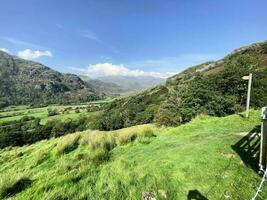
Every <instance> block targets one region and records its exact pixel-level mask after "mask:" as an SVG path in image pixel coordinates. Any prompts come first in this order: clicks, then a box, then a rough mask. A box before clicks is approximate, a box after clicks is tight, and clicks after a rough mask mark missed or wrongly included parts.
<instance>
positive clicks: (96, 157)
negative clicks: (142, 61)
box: [0, 111, 267, 200]
mask: <svg viewBox="0 0 267 200" xmlns="http://www.w3.org/2000/svg"><path fill="white" fill-rule="evenodd" d="M259 125H260V113H259V112H258V111H252V112H251V116H250V118H249V119H245V118H244V117H243V115H242V114H236V115H231V116H228V117H222V118H217V117H209V116H203V115H200V116H198V117H197V118H195V119H193V120H192V121H191V122H190V123H187V124H185V125H182V126H179V127H177V128H165V129H164V128H163V129H158V128H156V127H154V126H152V125H142V126H135V127H131V128H127V129H122V130H117V131H111V132H100V131H84V132H78V133H74V134H69V135H66V136H63V137H59V138H56V139H50V140H43V141H41V142H37V143H35V144H32V145H27V146H23V147H8V148H5V149H2V150H0V196H1V197H2V198H9V199H46V200H48V199H138V200H139V199H141V197H142V195H147V196H154V197H156V198H157V199H187V198H188V199H190V198H191V199H192V198H193V199H194V198H195V199H197V198H198V199H250V198H251V197H252V196H253V195H254V194H255V191H256V187H257V186H258V184H259V182H260V179H261V178H260V176H259V175H258V174H257V172H256V167H257V162H258V149H259V148H258V144H259V138H258V137H256V133H257V132H258V131H259ZM253 133H255V134H253ZM264 195H265V196H266V195H267V190H266V187H265V188H264V191H263V196H264Z"/></svg>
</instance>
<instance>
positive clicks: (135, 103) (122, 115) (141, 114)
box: [98, 86, 168, 130]
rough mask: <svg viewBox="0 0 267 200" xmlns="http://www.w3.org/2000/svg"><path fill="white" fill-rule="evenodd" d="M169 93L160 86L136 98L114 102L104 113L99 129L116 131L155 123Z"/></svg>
mask: <svg viewBox="0 0 267 200" xmlns="http://www.w3.org/2000/svg"><path fill="white" fill-rule="evenodd" d="M167 93H168V89H167V88H166V87H164V86H158V87H156V88H154V89H153V90H151V91H150V90H149V91H146V92H143V93H141V94H139V95H136V96H134V97H128V98H124V99H120V100H116V101H114V102H112V103H111V104H110V105H109V106H108V108H107V109H106V110H105V111H104V112H103V114H102V117H101V118H100V122H99V127H98V128H99V129H101V130H115V129H120V128H123V127H129V126H134V125H137V124H145V123H149V122H151V121H153V119H154V116H155V114H156V112H157V110H158V105H159V104H160V103H161V102H162V101H164V99H165V96H166V95H167Z"/></svg>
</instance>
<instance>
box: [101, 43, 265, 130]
mask: <svg viewBox="0 0 267 200" xmlns="http://www.w3.org/2000/svg"><path fill="white" fill-rule="evenodd" d="M249 73H252V74H253V81H252V92H251V106H252V107H254V108H259V107H262V106H265V105H266V104H267V97H266V93H267V78H266V77H267V41H265V42H259V43H255V44H252V45H249V46H246V47H242V48H240V49H237V50H235V51H233V52H232V53H230V54H229V55H227V56H226V57H224V58H223V59H221V60H218V61H216V62H207V63H203V64H201V65H197V66H194V67H190V68H188V69H186V70H185V71H183V72H181V73H179V74H177V75H175V76H173V77H170V78H169V79H168V80H167V82H166V84H162V85H159V86H157V87H155V88H153V89H150V90H146V91H144V92H142V93H140V94H137V95H135V96H131V97H128V98H124V99H120V100H118V101H114V102H113V103H112V104H111V105H110V107H109V108H108V109H107V110H106V111H105V112H104V113H103V116H102V117H101V119H100V124H99V128H100V129H102V130H114V129H118V128H123V127H129V126H133V125H138V124H146V123H150V122H156V123H157V124H159V125H168V126H169V125H171V126H176V125H180V124H184V123H186V122H188V121H190V120H191V119H192V118H194V117H195V116H197V115H198V114H201V113H202V114H207V115H211V116H226V115H229V114H233V113H237V112H240V111H242V110H243V109H244V107H245V103H246V92H247V81H245V80H243V79H242V77H243V76H245V75H248V74H249Z"/></svg>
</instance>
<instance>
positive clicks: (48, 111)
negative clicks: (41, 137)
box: [47, 108, 59, 116]
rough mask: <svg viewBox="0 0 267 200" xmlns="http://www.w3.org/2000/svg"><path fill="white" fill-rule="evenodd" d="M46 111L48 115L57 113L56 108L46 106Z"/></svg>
mask: <svg viewBox="0 0 267 200" xmlns="http://www.w3.org/2000/svg"><path fill="white" fill-rule="evenodd" d="M47 113H48V114H47V115H48V116H55V115H58V114H59V113H58V111H57V110H56V109H51V108H48V109H47Z"/></svg>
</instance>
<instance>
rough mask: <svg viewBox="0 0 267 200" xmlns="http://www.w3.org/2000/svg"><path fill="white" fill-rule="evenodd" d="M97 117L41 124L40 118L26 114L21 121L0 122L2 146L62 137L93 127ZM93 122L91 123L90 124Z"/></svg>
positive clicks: (83, 117) (0, 145)
mask: <svg viewBox="0 0 267 200" xmlns="http://www.w3.org/2000/svg"><path fill="white" fill-rule="evenodd" d="M96 120H98V118H97V117H95V118H90V117H85V116H81V117H79V118H78V119H67V120H65V121H61V120H53V121H48V122H47V124H45V125H41V124H40V119H39V118H33V117H28V116H24V117H23V118H21V119H20V120H19V121H11V122H6V123H2V124H0V148H4V147H7V146H22V145H25V144H32V143H35V142H37V141H39V140H43V139H48V138H51V137H60V136H63V135H65V134H67V133H73V132H76V131H82V130H85V129H88V128H91V129H93V128H94V127H93V126H92V125H91V124H94V125H96V124H97V123H96ZM90 123H91V124H90Z"/></svg>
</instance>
